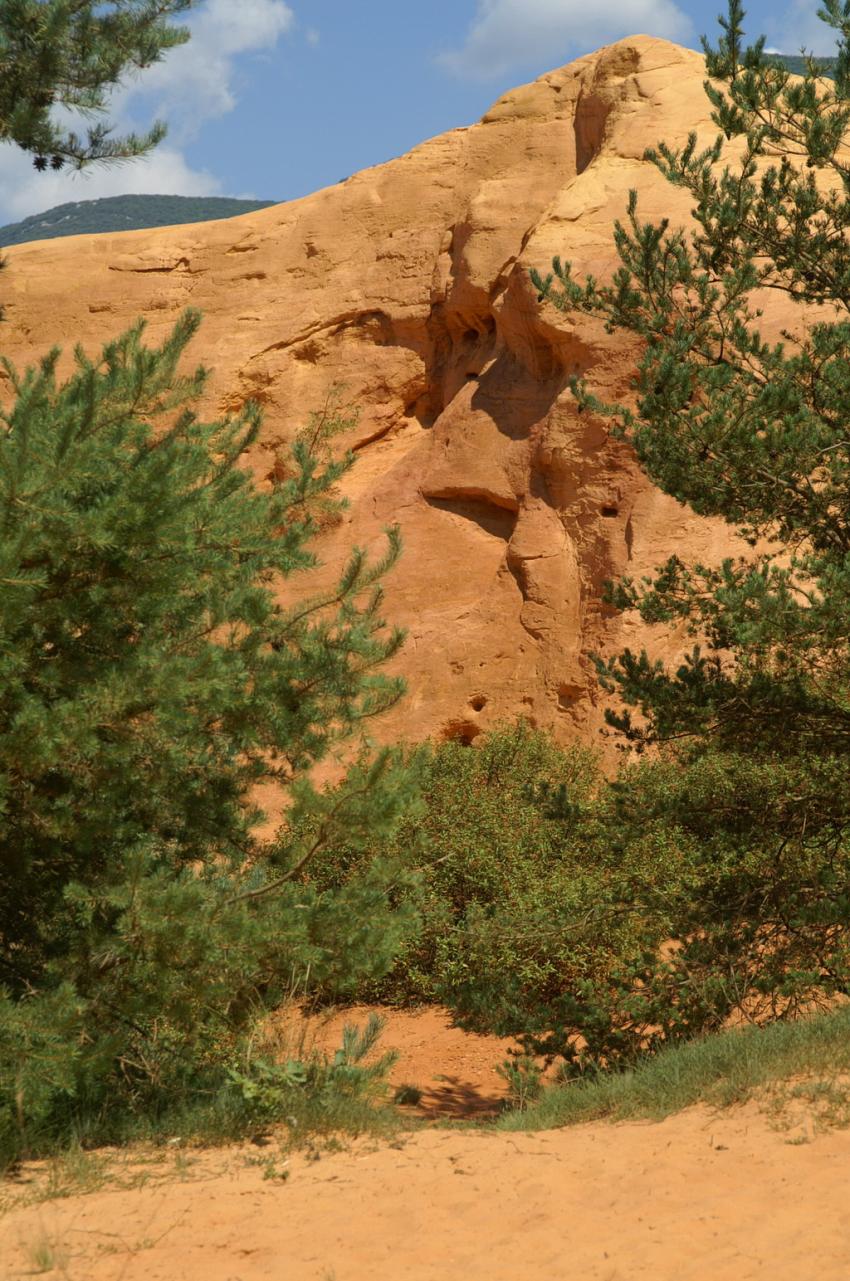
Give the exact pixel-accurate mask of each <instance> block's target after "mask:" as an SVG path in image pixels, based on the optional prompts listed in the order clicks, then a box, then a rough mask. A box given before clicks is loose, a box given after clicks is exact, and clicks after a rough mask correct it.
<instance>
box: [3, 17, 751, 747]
mask: <svg viewBox="0 0 850 1281" xmlns="http://www.w3.org/2000/svg"><path fill="white" fill-rule="evenodd" d="M704 74H705V71H704V63H703V60H702V58H701V57H700V56H698V55H697V54H695V53H693V52H690V51H688V50H685V49H682V48H679V47H677V46H676V45H672V44H669V43H667V42H666V41H662V40H655V39H650V38H648V37H645V36H638V37H634V38H630V39H627V40H624V41H621V42H620V43H618V44H616V45H613V46H610V47H609V48H606V49H603V50H601V51H600V52H598V53H596V54H593V55H591V56H589V57H586V58H582V59H580V60H579V61H577V62H574V63H572V64H570V65H569V66H567V67H564V68H561V69H560V70H558V71H554V72H552V73H551V74H550V75H546V76H543V77H542V78H541V79H540V80H537V81H535V82H534V83H533V84H530V85H525V86H523V87H522V88H520V89H517V90H515V91H513V92H511V93H509V94H507V95H506V96H505V97H503V98H501V99H500V100H499V101H498V102H497V103H496V104H495V105H494V106H493V107H492V108H491V110H490V111H488V112H487V114H486V115H485V116H484V118H483V120H482V121H481V123H480V124H477V125H474V126H472V127H470V128H464V129H456V130H454V131H453V132H451V133H448V134H444V135H443V136H441V137H438V138H434V139H432V140H431V141H430V142H426V143H423V144H422V145H421V146H419V147H416V148H415V149H414V150H413V151H411V152H410V153H409V154H408V155H405V156H401V157H400V158H399V159H397V160H393V161H391V162H389V163H388V164H385V165H381V166H380V167H378V168H375V169H369V170H366V171H364V172H362V173H359V174H355V175H354V176H353V177H351V178H349V179H348V180H347V181H345V182H343V183H341V184H339V185H338V186H336V187H332V188H328V189H327V190H324V191H319V192H317V193H316V194H315V195H312V196H309V197H307V198H306V199H303V200H297V201H293V202H291V203H289V204H284V205H278V206H275V207H274V208H269V209H265V210H261V211H259V212H256V213H252V214H247V215H245V216H243V217H240V218H235V219H232V220H228V221H224V222H217V223H207V224H200V225H197V224H196V225H193V226H188V227H174V228H168V229H157V230H154V231H133V232H123V233H120V234H115V235H111V236H96V237H95V236H88V237H75V238H73V239H66V240H53V241H47V242H44V243H40V244H33V245H24V246H20V247H16V248H15V249H13V250H11V251H10V252H9V254H8V260H9V267H8V269H7V271H6V272H5V273H4V274H3V277H2V291H0V293H1V294H2V300H3V302H4V305H5V308H6V321H7V323H6V324H5V325H4V326H3V329H2V335H0V336H1V337H2V347H3V350H4V352H5V353H6V354H7V355H9V356H10V357H11V358H12V359H13V360H15V361H16V362H18V363H24V362H29V361H32V360H33V359H34V358H35V357H36V356H37V355H38V354H40V353H42V352H44V351H45V350H46V349H48V348H49V347H50V346H52V345H53V344H55V343H60V344H64V345H65V346H66V347H68V348H70V347H71V346H72V345H73V344H74V343H76V342H78V341H79V342H82V343H83V345H84V346H85V347H86V348H87V349H88V350H89V351H93V350H95V349H96V348H97V347H98V345H99V344H101V343H102V342H103V341H104V340H106V339H108V338H109V337H112V336H114V335H116V334H117V333H119V332H120V331H121V330H122V329H124V328H125V327H126V326H128V325H129V324H130V323H131V322H132V321H133V320H135V319H136V317H138V316H139V315H142V316H144V317H145V318H146V320H147V322H148V327H149V335H150V337H151V338H152V339H158V338H161V337H162V336H163V335H164V333H165V332H166V331H167V329H168V328H169V326H170V325H171V324H172V323H173V321H174V319H175V318H176V316H177V315H178V314H179V313H180V311H181V310H182V309H183V308H184V307H186V306H187V305H190V304H191V305H193V306H197V307H200V308H201V309H202V310H203V312H204V313H205V317H206V319H205V321H204V325H203V328H202V331H201V335H200V337H199V339H198V340H197V342H196V345H195V350H194V355H195V357H196V358H197V359H198V360H199V361H202V362H203V363H204V364H205V365H207V366H209V367H211V369H212V371H213V372H212V377H211V381H210V385H209V393H208V397H207V400H208V404H207V405H206V407H205V408H206V409H207V410H209V411H215V412H220V411H223V410H235V409H238V408H239V407H240V406H241V405H242V404H243V403H244V402H245V401H246V400H248V399H254V400H257V401H259V402H260V403H261V405H262V406H263V408H264V411H265V426H264V432H263V437H262V440H261V442H260V444H259V445H258V446H257V447H256V449H255V451H254V454H253V456H252V458H251V460H250V461H251V465H252V466H253V467H255V468H256V470H257V473H258V475H260V476H264V475H268V474H269V471H270V468H271V467H272V464H273V453H274V449H275V447H276V445H277V444H278V443H279V442H280V440H281V439H282V438H286V437H288V436H291V435H292V433H293V432H294V431H295V430H296V429H297V428H298V427H299V426H301V425H302V424H303V423H304V422H305V419H306V417H307V415H308V413H309V412H310V411H311V410H314V409H317V408H320V407H321V406H322V404H323V403H324V402H325V400H326V398H327V396H328V393H329V389H331V388H332V387H333V386H334V385H336V384H343V385H344V387H345V397H346V399H347V400H350V401H352V402H354V404H356V405H358V406H359V407H360V410H361V416H360V421H359V424H358V427H357V429H356V431H355V432H354V433H353V435H352V437H351V439H350V441H349V443H351V444H353V445H354V447H355V448H356V450H357V453H358V462H357V465H356V466H355V468H354V469H353V471H352V472H351V474H350V476H349V478H348V480H347V482H346V492H347V494H348V496H349V498H350V500H351V506H350V510H349V512H348V513H347V515H346V518H345V520H344V522H343V523H342V525H340V526H339V527H338V528H337V529H335V530H332V531H330V532H328V533H327V534H325V535H324V536H323V537H322V540H321V543H320V546H319V552H320V555H321V556H322V558H323V560H324V562H325V570H324V571H323V572H325V573H330V572H332V571H335V570H336V569H337V568H338V567H339V565H340V564H341V562H342V560H343V559H344V557H345V555H346V553H347V550H348V549H349V548H350V547H351V546H352V544H354V543H357V544H360V545H366V546H369V547H373V548H374V549H375V550H376V551H377V550H378V549H379V547H380V544H381V530H382V527H384V526H386V525H388V524H391V523H395V522H398V523H399V524H400V525H401V527H402V531H403V535H404V543H405V552H404V556H403V559H402V561H401V563H400V564H399V566H398V568H397V569H396V570H395V571H394V572H393V574H392V576H391V578H390V579H389V580H388V582H387V596H386V616H387V618H388V619H390V620H391V621H393V622H399V623H401V624H403V625H404V626H405V627H406V628H407V629H408V633H409V637H408V641H407V644H406V647H405V649H404V652H403V654H402V656H401V657H400V659H399V660H398V666H399V668H400V670H401V671H403V673H404V674H405V676H406V677H407V681H408V685H409V694H408V697H407V698H406V699H405V700H404V701H403V702H402V703H401V704H399V706H398V707H397V708H396V709H395V710H394V711H393V712H392V713H390V714H389V715H388V716H386V717H385V718H384V719H383V721H382V722H381V723H380V724H379V725H378V724H376V725H375V727H374V731H375V733H376V734H377V735H378V736H380V737H382V738H384V739H388V740H394V739H402V738H403V739H407V740H416V739H422V738H425V737H428V736H460V737H463V738H465V739H467V740H470V739H472V738H473V737H474V736H475V735H476V734H477V733H478V732H480V730H482V729H486V728H488V727H490V726H493V725H495V724H497V723H499V722H502V721H505V720H510V719H514V718H516V717H517V716H522V717H525V718H527V719H529V720H531V721H532V722H533V723H535V724H537V725H539V726H541V727H545V728H547V729H549V730H551V731H553V732H554V733H555V735H556V736H557V738H558V739H559V740H561V741H569V740H571V739H575V738H577V737H578V738H583V739H585V740H586V741H595V742H599V741H600V740H599V739H598V735H597V731H598V730H599V728H600V726H601V725H602V721H603V707H604V700H603V698H602V696H601V694H600V691H599V690H598V688H597V686H596V682H595V678H594V675H593V666H592V662H591V659H590V655H591V654H593V653H594V652H601V653H611V652H615V651H616V650H617V649H619V648H622V647H623V646H625V645H630V646H632V647H635V646H638V647H639V646H640V645H641V644H643V643H644V641H645V640H646V638H647V634H646V629H645V628H643V627H642V625H641V624H640V622H639V620H636V619H634V618H630V617H621V616H618V615H616V614H613V613H611V612H609V611H607V610H606V609H605V607H604V606H603V605H602V603H601V592H602V587H603V583H604V582H605V580H606V579H609V578H612V577H616V576H617V575H619V574H621V573H628V574H631V575H634V576H639V575H642V574H645V573H648V572H651V570H652V569H653V568H654V567H655V566H656V565H658V564H660V563H661V562H662V561H664V560H665V559H666V558H667V557H668V556H669V555H670V553H671V552H673V551H676V552H678V553H679V554H680V555H684V556H687V557H693V558H697V557H698V558H701V559H704V560H708V561H713V560H718V559H720V557H721V556H723V555H725V554H730V553H732V552H734V551H735V550H737V548H736V544H735V541H734V539H733V537H732V535H731V533H730V531H729V530H728V529H727V528H726V527H725V526H723V525H721V524H720V523H716V522H711V521H707V520H705V519H703V518H699V517H696V516H695V515H694V514H693V513H691V512H690V511H688V510H687V509H686V508H684V507H682V506H681V505H679V504H678V503H676V502H675V501H673V500H672V499H670V498H668V497H665V496H664V495H662V494H661V493H660V492H659V491H658V490H657V489H655V488H654V487H653V486H652V485H651V484H650V483H649V481H648V480H647V479H646V478H645V477H644V476H643V474H642V473H641V471H640V468H639V467H638V465H637V463H636V461H635V459H634V457H633V455H632V453H631V451H630V449H629V448H628V447H627V446H625V445H623V444H621V443H618V442H616V441H614V440H612V439H611V438H610V437H609V434H608V431H607V428H606V426H605V424H604V423H602V422H600V421H594V420H592V419H591V418H589V417H588V416H587V415H586V414H584V415H580V414H578V413H577V411H576V405H575V402H574V400H573V398H572V395H571V393H570V392H569V389H568V380H569V378H570V377H572V376H573V375H576V374H578V375H584V376H586V378H587V379H588V381H589V382H590V383H591V385H592V386H594V387H595V388H597V389H599V390H600V391H601V393H602V394H603V395H605V396H609V397H612V398H613V397H615V396H622V395H625V394H626V393H627V391H628V387H629V383H630V379H631V376H632V374H633V371H634V367H635V360H636V348H635V346H634V343H633V341H632V340H631V339H630V338H628V337H626V336H624V335H620V334H614V335H610V334H606V333H605V331H604V328H603V326H602V325H601V324H599V323H597V322H595V321H593V320H590V319H588V318H586V317H582V316H572V317H564V316H561V315H559V314H558V313H557V312H555V311H554V309H552V308H551V307H549V306H548V305H547V306H546V307H541V306H539V305H538V303H537V299H536V293H535V290H534V288H533V286H532V284H531V282H530V280H529V274H528V273H529V268H531V267H537V268H539V269H542V270H544V271H545V270H546V269H547V268H548V266H549V264H550V262H551V259H552V257H553V256H554V255H555V254H560V255H561V256H562V257H564V258H567V259H570V260H571V261H572V262H573V263H574V266H575V269H576V273H577V274H578V275H582V274H584V273H586V272H593V273H594V274H596V275H597V276H604V275H606V274H607V273H609V272H610V271H611V269H612V267H613V266H614V261H615V256H614V251H613V244H612V224H613V222H614V220H615V219H616V218H617V217H622V216H623V214H624V211H625V205H626V200H627V196H628V191H629V189H630V188H632V187H635V188H637V190H638V192H639V193H640V211H641V213H642V215H643V216H645V217H647V218H658V217H660V216H662V215H669V216H670V217H671V218H672V219H673V221H674V222H680V223H683V222H686V221H687V220H688V216H689V215H688V208H689V201H688V198H687V197H686V196H683V194H682V193H681V192H679V191H677V190H676V189H674V188H672V187H670V186H669V185H668V184H667V183H666V182H665V181H664V180H663V178H662V177H661V176H660V175H659V173H658V172H657V170H656V169H655V168H654V166H653V165H651V164H649V163H647V162H646V161H644V160H643V159H642V156H643V153H644V150H645V148H646V147H647V146H649V145H651V144H653V143H655V142H656V141H658V140H660V139H665V140H667V141H668V142H671V143H681V142H682V141H683V140H684V138H685V137H686V136H687V134H688V132H689V131H690V130H692V129H696V130H697V131H698V132H699V133H700V135H701V136H703V137H704V139H705V140H706V141H707V140H708V139H710V138H713V136H714V133H715V129H714V126H713V125H712V124H711V122H710V119H709V114H708V111H709V108H708V103H707V101H706V99H705V96H704V93H703V89H702V82H703V79H704ZM651 641H652V644H653V648H654V650H655V652H657V653H661V654H662V655H665V656H667V657H668V658H671V657H675V656H676V655H677V654H678V653H680V652H681V651H682V649H683V648H684V647H685V639H684V638H683V637H682V636H681V635H680V634H677V633H674V632H671V633H669V634H667V633H665V632H656V634H655V635H654V636H653V637H651Z"/></svg>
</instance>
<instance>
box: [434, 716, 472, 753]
mask: <svg viewBox="0 0 850 1281" xmlns="http://www.w3.org/2000/svg"><path fill="white" fill-rule="evenodd" d="M480 733H481V726H480V725H476V724H475V723H474V721H467V720H458V721H449V723H448V725H445V726H444V727H443V732H442V735H441V737H442V739H443V741H444V742H445V743H460V745H461V747H471V746H472V744H473V742H474V741H475V739H476V738H477V737H478V735H479V734H480Z"/></svg>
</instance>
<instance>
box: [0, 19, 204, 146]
mask: <svg viewBox="0 0 850 1281" xmlns="http://www.w3.org/2000/svg"><path fill="white" fill-rule="evenodd" d="M191 5H192V0H107V2H106V3H97V2H96V0H0V142H13V143H15V144H16V145H17V146H18V147H21V148H22V149H23V150H24V151H28V152H30V153H31V154H32V155H33V158H34V159H33V162H34V164H35V166H36V168H37V169H41V170H44V169H47V168H48V166H49V167H51V168H53V169H61V168H62V167H63V166H64V165H65V164H71V165H74V166H75V167H77V168H82V167H83V166H85V165H87V164H90V163H91V162H92V161H116V160H127V159H130V158H132V157H134V156H141V155H144V154H145V153H146V152H148V151H149V150H150V149H151V148H152V147H155V146H156V145H157V143H159V142H160V141H161V140H162V138H163V137H164V136H165V126H164V125H163V124H161V123H157V124H155V125H154V126H153V127H152V128H151V129H150V130H149V132H148V133H146V134H144V135H141V136H139V135H137V134H128V135H127V136H126V137H124V138H112V137H111V136H110V134H111V126H110V125H109V123H108V122H106V121H104V120H98V121H96V123H94V124H93V125H91V127H90V128H89V129H88V130H87V131H86V135H87V136H86V137H85V138H82V137H80V136H79V134H77V133H76V132H74V131H73V130H71V129H68V128H66V127H64V126H63V125H62V124H60V123H59V122H58V121H57V119H56V116H55V108H56V107H63V108H66V109H70V110H72V111H75V112H79V113H81V114H82V115H83V116H89V117H91V116H95V117H97V116H103V115H104V114H105V113H106V112H107V111H108V94H109V91H110V90H111V89H113V88H114V87H115V85H117V84H119V83H120V81H121V80H122V78H123V77H124V76H125V75H126V73H127V72H129V71H134V70H143V69H144V68H145V67H149V66H150V65H151V64H152V63H154V62H158V61H159V59H160V58H161V57H162V56H163V54H164V53H166V52H167V51H168V50H169V49H173V48H175V47H176V46H177V45H180V44H183V43H184V42H185V41H186V40H187V39H188V32H187V31H186V30H185V28H181V27H176V26H173V25H172V24H171V23H170V22H169V18H171V17H173V16H175V15H178V14H181V13H185V12H186V11H187V10H188V9H189V8H191Z"/></svg>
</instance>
